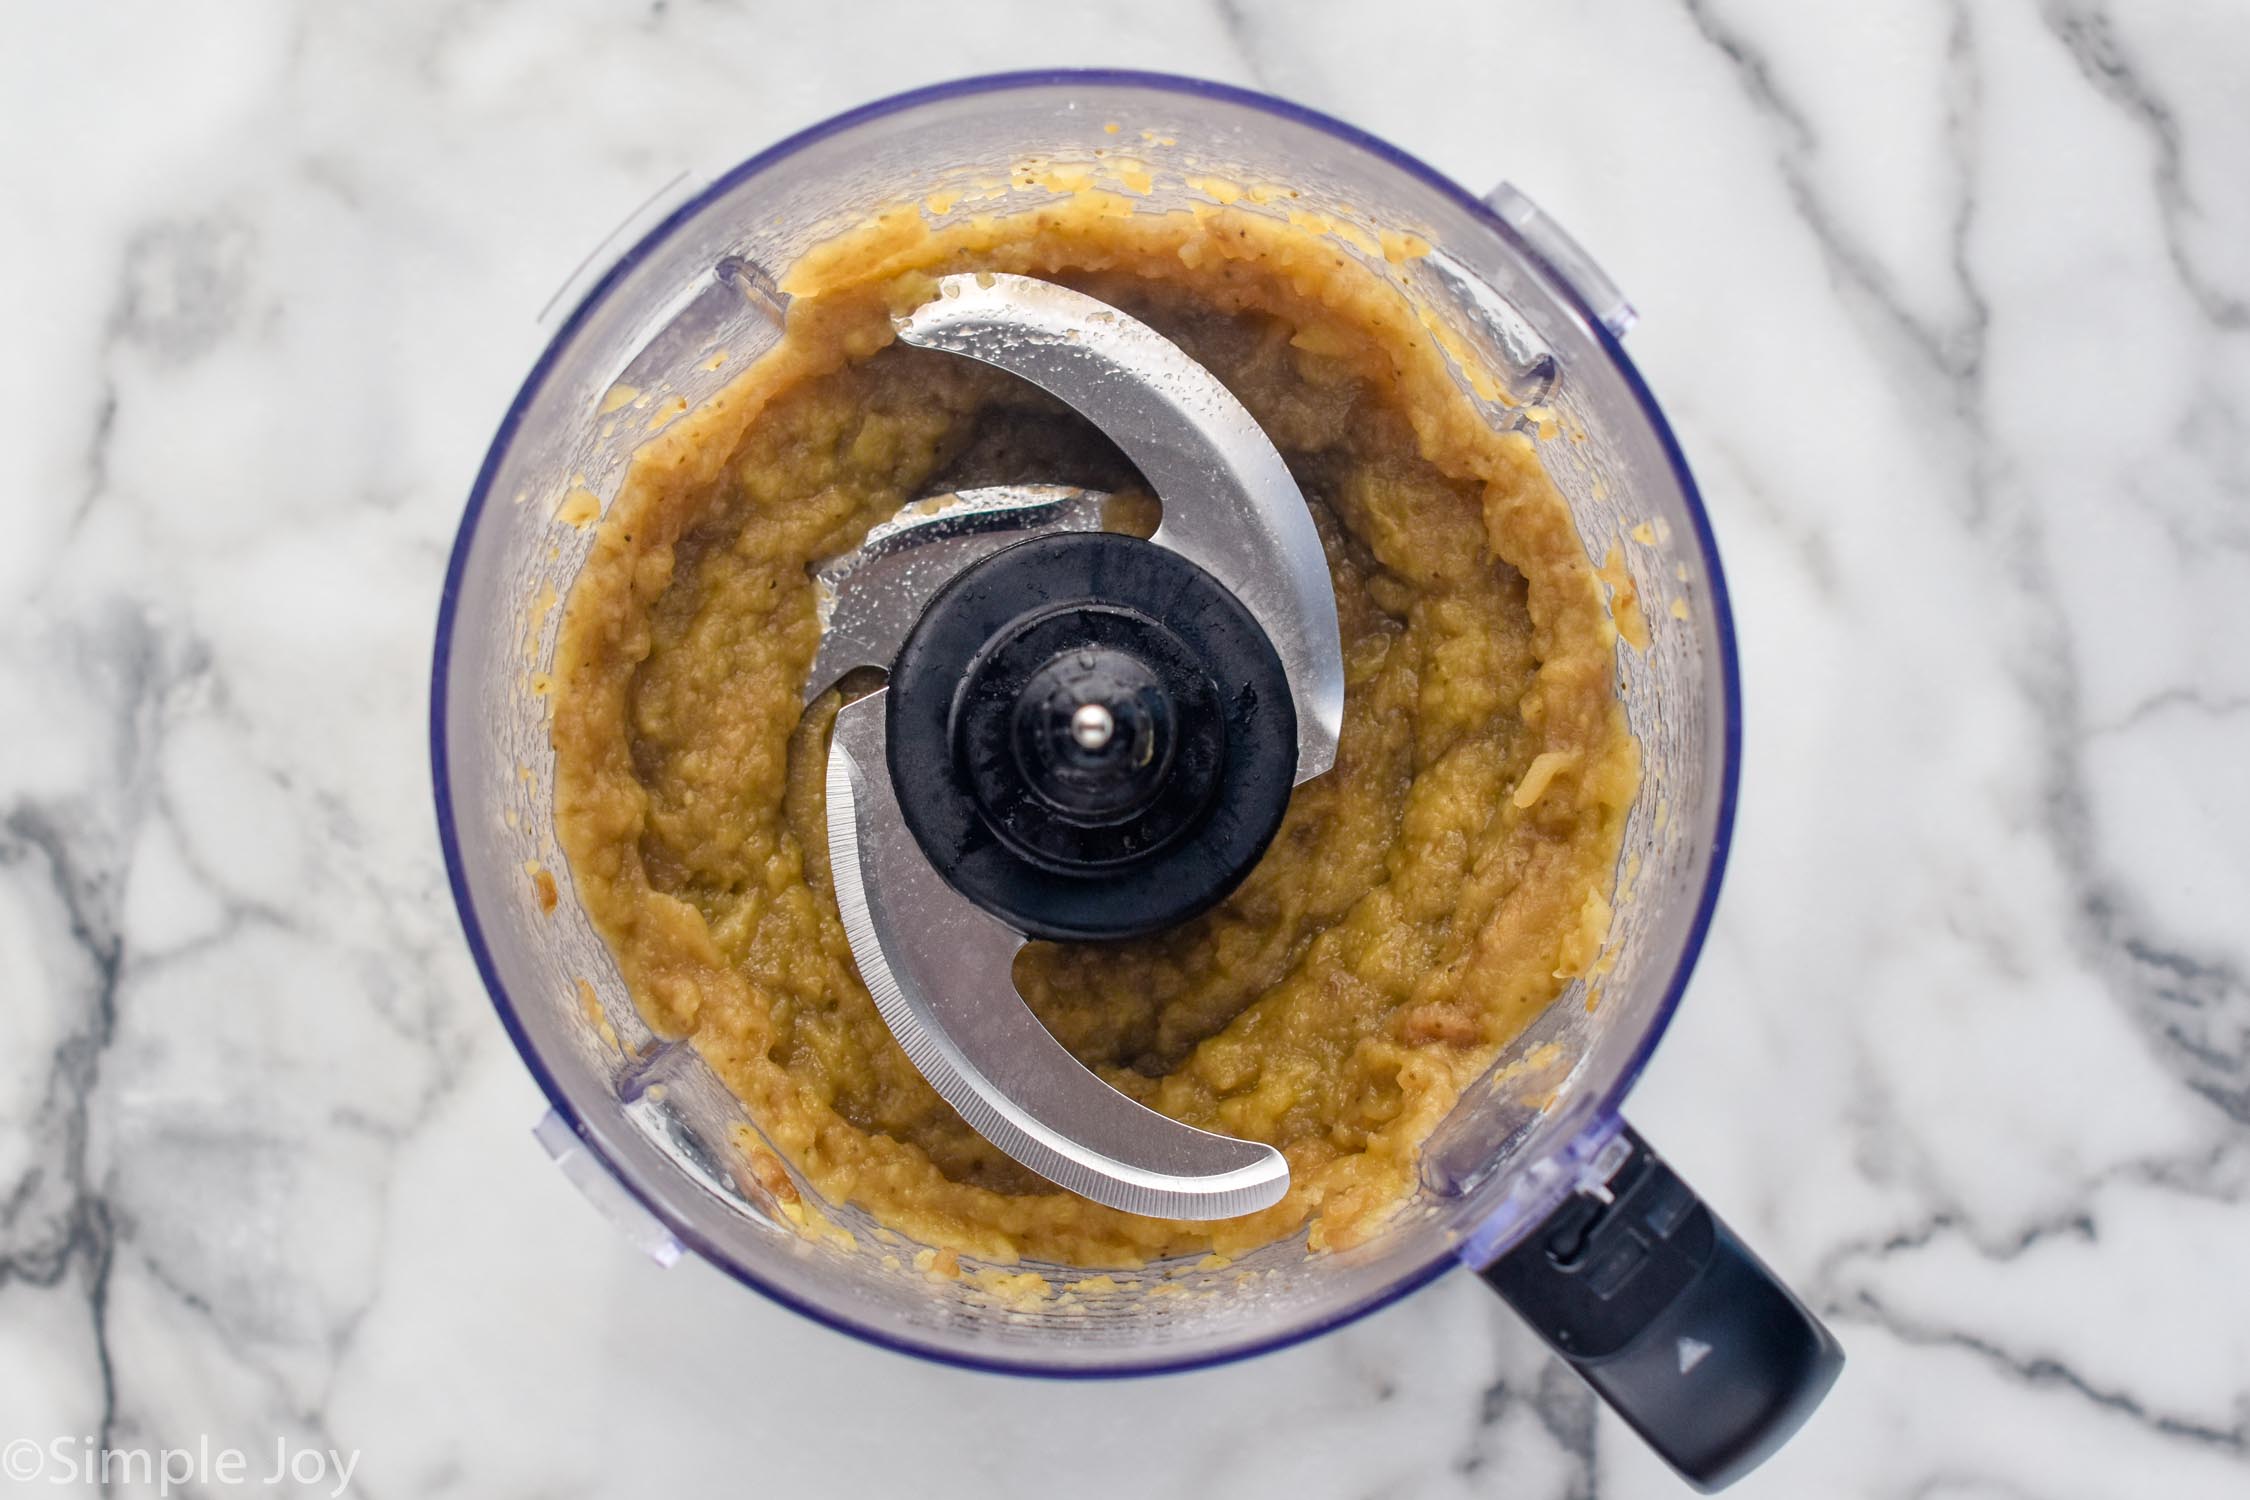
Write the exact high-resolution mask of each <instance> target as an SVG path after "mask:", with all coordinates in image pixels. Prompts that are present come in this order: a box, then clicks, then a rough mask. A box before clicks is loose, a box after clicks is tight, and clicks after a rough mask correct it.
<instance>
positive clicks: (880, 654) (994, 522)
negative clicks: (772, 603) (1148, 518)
mask: <svg viewBox="0 0 2250 1500" xmlns="http://www.w3.org/2000/svg"><path fill="white" fill-rule="evenodd" d="M1107 498H1108V497H1107V496H1106V495H1103V494H1102V493H1100V492H1099V491H1097V490H1083V489H1078V488H1075V487H1073V486H1070V485H1061V484H1010V485H994V486H992V487H990V488H987V489H975V490H961V491H958V492H956V493H954V494H949V495H934V496H932V497H930V498H929V499H927V500H918V501H916V502H915V503H914V504H912V505H909V506H907V507H906V508H905V509H904V510H902V511H900V512H899V513H898V514H897V515H896V516H893V517H892V518H891V519H890V520H888V521H884V522H882V523H881V524H880V525H878V526H876V527H875V528H874V529H873V530H872V531H870V532H868V533H867V539H866V540H865V541H863V542H861V543H860V544H859V546H858V547H857V548H855V549H853V550H852V551H850V552H847V553H845V554H844V555H843V556H841V557H837V558H832V559H830V560H829V561H828V562H827V563H825V564H823V565H822V566H821V567H819V568H817V569H815V570H814V572H813V585H814V587H815V588H816V589H817V590H818V591H819V602H818V605H817V606H816V607H817V609H818V611H819V615H820V649H819V651H818V652H817V653H815V654H814V656H813V664H812V671H811V673H810V674H809V675H808V676H807V677H806V678H805V701H806V702H807V703H810V702H812V700H813V699H815V698H817V697H819V696H820V695H821V694H822V693H824V692H826V691H828V689H829V688H830V687H831V686H832V685H833V684H834V683H835V682H836V680H837V679H838V678H840V677H842V676H843V675H844V674H845V673H846V672H849V671H851V670H852V669H853V668H854V667H885V668H887V667H889V666H890V664H891V663H892V662H893V661H895V660H897V658H898V652H899V648H900V647H901V646H903V645H905V644H906V637H907V636H908V634H909V633H911V632H912V631H913V629H914V622H915V621H917V620H919V619H921V618H922V610H923V608H924V607H925V606H927V605H928V604H929V602H930V598H931V596H932V595H934V594H936V593H937V591H938V590H939V589H941V588H944V587H945V585H946V584H947V583H949V582H951V581H952V579H953V576H954V575H955V574H957V573H959V572H960V571H961V570H962V569H963V568H966V567H967V566H969V564H971V563H973V562H975V561H977V560H978V559H979V558H983V557H989V556H991V555H992V554H993V553H995V552H998V551H999V550H1000V549H1001V548H1003V547H1006V546H1008V545H1010V544H1011V543H1014V542H1020V541H1022V540H1023V539H1024V538H1025V537H1027V536H1029V535H1031V534H1032V533H1034V532H1046V531H1099V530H1101V525H1102V502H1103V501H1104V500H1105V499H1107Z"/></svg>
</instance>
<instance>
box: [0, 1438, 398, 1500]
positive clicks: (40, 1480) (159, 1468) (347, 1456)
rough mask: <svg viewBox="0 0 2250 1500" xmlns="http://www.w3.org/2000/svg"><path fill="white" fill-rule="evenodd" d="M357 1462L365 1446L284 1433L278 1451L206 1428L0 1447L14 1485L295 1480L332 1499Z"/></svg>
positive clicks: (171, 1490)
mask: <svg viewBox="0 0 2250 1500" xmlns="http://www.w3.org/2000/svg"><path fill="white" fill-rule="evenodd" d="M358 1469H359V1450H358V1449H357V1448H353V1449H350V1450H349V1451H346V1450H343V1449H337V1448H299V1447H295V1446H292V1445H291V1444H290V1442H289V1441H288V1440H287V1439H286V1438H276V1439H275V1440H274V1445H273V1451H272V1453H271V1454H268V1453H267V1452H266V1451H265V1450H264V1449H260V1450H258V1451H257V1452H256V1453H252V1452H250V1451H249V1450H247V1449H243V1448H234V1447H228V1446H225V1445H222V1444H218V1443H214V1442H213V1441H212V1440H211V1438H210V1436H209V1435H208V1434H206V1435H204V1436H202V1437H199V1438H197V1439H196V1440H195V1446H193V1447H191V1448H187V1447H183V1448H113V1447H109V1446H107V1445H105V1444H103V1443H99V1442H96V1441H95V1440H94V1439H93V1438H91V1437H68V1436H65V1437H58V1438H53V1439H50V1440H49V1441H47V1442H44V1443H42V1442H40V1441H39V1440H38V1439H36V1438H27V1437H24V1438H17V1439H16V1440H15V1441H14V1442H11V1443H9V1444H8V1445H7V1446H6V1447H5V1448H0V1477H4V1478H6V1479H8V1480H10V1481H12V1482H13V1483H14V1484H15V1485H16V1486H19V1487H21V1486H29V1485H34V1484H46V1485H51V1486H54V1487H56V1488H58V1489H59V1488H64V1487H77V1488H82V1489H95V1490H99V1491H101V1492H102V1493H103V1494H112V1493H115V1492H116V1491H118V1490H120V1489H128V1488H129V1489H133V1490H137V1491H141V1492H146V1491H149V1490H153V1491H155V1492H156V1494H157V1495H158V1496H159V1497H160V1500H161V1497H167V1496H170V1495H173V1494H175V1493H185V1492H188V1491H197V1490H208V1489H211V1488H213V1487H214V1486H219V1485H225V1486H229V1487H234V1488H239V1487H241V1486H244V1485H260V1486H263V1487H265V1488H267V1489H272V1488H274V1487H276V1486H278V1485H283V1484H291V1485H295V1486H297V1487H298V1488H299V1489H300V1490H314V1491H316V1492H319V1491H325V1493H326V1494H327V1495H328V1496H329V1497H330V1500H338V1497H340V1496H342V1495H343V1493H344V1492H345V1491H346V1490H348V1489H350V1488H351V1483H352V1475H353V1474H354V1473H355V1472H357V1471H358Z"/></svg>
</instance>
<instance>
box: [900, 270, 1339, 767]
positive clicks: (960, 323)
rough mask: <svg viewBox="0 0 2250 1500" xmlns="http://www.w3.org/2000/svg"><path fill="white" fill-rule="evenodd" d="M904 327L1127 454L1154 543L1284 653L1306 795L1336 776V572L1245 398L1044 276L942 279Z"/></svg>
mask: <svg viewBox="0 0 2250 1500" xmlns="http://www.w3.org/2000/svg"><path fill="white" fill-rule="evenodd" d="M897 326H898V336H899V337H900V338H901V339H904V340H905V341H906V342H907V343H909V344H914V345H918V346H919V347H921V348H925V349H943V350H945V351H947V352H948V353H952V354H959V355H963V356H965V357H966V358H969V359H974V360H980V361H982V362H983V363H985V364H988V365H992V366H995V367H996V368H998V369H1002V370H1006V371H1007V372H1008V373H1009V374H1011V375H1015V376H1018V377H1020V378H1021V379H1024V380H1027V381H1029V382H1031V384H1033V385H1035V386H1038V387H1039V388H1040V389H1041V390H1043V391H1045V392H1047V393H1048V394H1049V395H1052V396H1058V397H1060V398H1062V400H1064V401H1066V402H1068V403H1069V404H1070V406H1071V407H1072V408H1074V409H1075V410H1076V411H1077V412H1078V413H1079V415H1081V416H1083V417H1085V418H1086V419H1087V420H1088V421H1090V422H1092V423H1093V424H1094V425H1095V426H1096V427H1099V428H1100V429H1101V430H1102V433H1103V435H1104V436H1106V437H1107V438H1109V440H1110V441H1111V442H1114V443H1115V444H1117V446H1118V448H1119V449H1120V450H1121V451H1122V452H1123V453H1124V454H1125V456H1126V457H1127V458H1129V459H1131V460H1132V461H1133V465H1134V467H1135V468H1137V469H1139V470H1140V471H1141V476H1142V477H1143V478H1144V479H1146V480H1147V481H1148V482H1149V484H1150V485H1151V486H1152V487H1153V488H1154V489H1155V490H1156V495H1157V498H1158V499H1159V500H1161V501H1163V502H1164V519H1163V522H1162V523H1161V524H1160V525H1159V526H1158V527H1157V528H1156V534H1155V536H1153V537H1151V538H1150V540H1151V541H1154V542H1155V543H1156V544H1157V545H1158V546H1160V547H1167V548H1170V549H1171V550H1172V551H1174V552H1177V553H1179V554H1180V556H1182V557H1184V558H1186V559H1187V560H1188V561H1190V562H1192V563H1195V564H1196V565H1197V566H1199V567H1201V568H1203V569H1204V570H1205V571H1206V572H1208V573H1210V574H1211V575H1212V576H1214V577H1216V578H1217V579H1218V580H1219V581H1220V582H1221V583H1223V584H1225V585H1226V586H1227V588H1228V589H1229V590H1230V591H1231V592H1232V593H1233V594H1234V596H1235V597H1236V598H1238V599H1240V600H1241V601H1242V603H1243V605H1244V606H1245V607H1246V608H1247V609H1248V610H1249V611H1250V614H1251V616H1252V617H1253V618H1255V619H1256V620H1257V622H1258V624H1259V625H1260V626H1261V627H1263V628H1264V630H1265V632H1266V637H1267V639H1268V640H1270V641H1272V642H1273V646H1274V649H1275V650H1276V651H1278V652H1279V653H1280V654H1281V662H1282V666H1283V667H1284V668H1285V669H1286V670H1287V672H1288V674H1289V691H1290V696H1291V698H1292V699H1293V700H1294V702H1295V704H1296V709H1297V780H1298V781H1299V782H1306V781H1310V780H1312V778H1313V777H1315V776H1318V775H1320V774H1321V773H1322V772H1323V771H1325V770H1327V769H1328V768H1329V767H1330V766H1332V765H1334V764H1335V763H1336V737H1337V735H1338V733H1340V732H1341V730H1342V728H1343V723H1344V655H1343V646H1342V637H1341V636H1340V634H1339V633H1338V630H1337V625H1336V593H1335V589H1334V587H1333V586H1332V585H1331V583H1330V582H1329V578H1328V558H1327V555H1326V554H1325V553H1324V552H1322V551H1321V547H1320V533H1319V531H1318V530H1317V529H1316V528H1315V527H1314V526H1313V520H1312V513H1311V512H1310V511H1308V510H1307V509H1305V497H1304V494H1303V492H1302V491H1300V490H1299V489H1298V488H1297V481H1296V480H1295V479H1294V478H1292V477H1291V476H1290V473H1289V466H1288V465H1287V464H1285V463H1283V462H1282V460H1281V454H1280V453H1279V452H1278V451H1277V450H1276V449H1275V448H1274V445H1273V440H1272V439H1271V438H1269V437H1267V436H1266V433H1265V429H1264V428H1262V427H1260V426H1259V425H1258V423H1257V419H1256V418H1254V417H1252V416H1251V415H1250V413H1249V412H1248V411H1247V410H1246V409H1244V407H1243V405H1242V403H1241V402H1240V401H1237V400H1236V399H1235V398H1234V393H1233V392H1231V391H1229V390H1228V389H1227V388H1226V387H1225V386H1223V385H1221V384H1220V383H1219V381H1218V379H1217V377H1216V376H1214V375H1212V373H1211V372H1210V371H1209V370H1206V369H1204V368H1203V367H1202V366H1201V365H1199V364H1197V363H1196V362H1195V361H1194V360H1192V359H1190V358H1188V356H1187V355H1186V353H1185V352H1183V351H1182V350H1181V349H1180V347H1179V345H1177V344H1175V343H1173V342H1172V341H1171V340H1170V339H1167V338H1165V337H1164V336H1163V335H1162V334H1160V333H1158V332H1157V331H1156V330H1155V329H1153V328H1151V327H1149V326H1148V325H1147V324H1146V323H1143V322H1141V321H1139V320H1138V319H1136V318H1132V317H1128V316H1127V315H1126V314H1124V313H1122V312H1120V311H1118V310H1117V309H1116V308H1114V307H1111V306H1110V305H1109V304H1108V303H1106V302H1100V301H1097V300H1096V299H1094V298H1092V297H1089V296H1087V295H1086V294H1085V293H1084V292H1076V291H1072V290H1071V289H1070V288H1069V287H1065V286H1057V285H1055V284H1054V283H1053V282H1051V281H1038V280H1034V279H1033V278H1031V277H1029V276H1010V275H1004V274H999V273H993V272H984V273H977V274H964V275H956V276H945V277H941V278H939V280H938V295H937V296H936V297H934V298H932V299H931V300H930V301H928V302H925V303H923V304H922V305H921V306H920V307H918V308H916V309H915V310H914V311H913V312H911V313H909V314H908V315H906V316H905V317H903V318H900V319H899V320H898V323H897Z"/></svg>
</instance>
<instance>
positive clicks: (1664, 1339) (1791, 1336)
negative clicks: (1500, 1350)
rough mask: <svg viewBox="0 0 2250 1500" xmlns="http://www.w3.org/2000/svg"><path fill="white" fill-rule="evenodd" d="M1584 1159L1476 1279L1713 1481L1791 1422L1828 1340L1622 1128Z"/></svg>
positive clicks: (1825, 1381)
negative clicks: (1531, 1224)
mask: <svg viewBox="0 0 2250 1500" xmlns="http://www.w3.org/2000/svg"><path fill="white" fill-rule="evenodd" d="M1597 1162H1598V1164H1599V1165H1607V1166H1609V1167H1610V1170H1609V1171H1608V1174H1607V1177H1606V1180H1604V1181H1603V1182H1602V1183H1600V1184H1599V1185H1598V1186H1597V1187H1593V1188H1581V1189H1580V1190H1579V1191H1578V1192H1575V1193H1573V1194H1571V1195H1570V1197H1568V1198H1566V1199H1564V1200H1563V1202H1562V1203H1561V1204H1560V1205H1559V1206H1557V1207H1556V1209H1555V1210H1554V1211H1553V1212H1552V1213H1550V1214H1549V1215H1548V1216H1547V1218H1546V1220H1545V1222H1543V1223H1542V1224H1540V1225H1539V1227H1537V1228H1536V1229H1534V1230H1533V1231H1532V1232H1531V1233H1530V1234H1529V1235H1527V1236H1525V1238H1524V1239H1523V1241H1522V1242H1521V1243H1520V1244H1518V1245H1517V1246H1516V1247H1515V1248H1514V1249H1512V1250H1510V1251H1509V1252H1508V1253H1507V1254H1505V1255H1503V1256H1501V1257H1500V1258H1499V1259H1498V1260H1496V1261H1494V1262H1493V1263H1492V1264H1491V1265H1489V1266H1487V1267H1486V1268H1485V1270H1484V1273H1483V1274H1484V1279H1485V1281H1486V1283H1487V1284H1489V1285H1490V1286H1491V1287H1492V1289H1493V1290H1494V1291H1496V1292H1498V1293H1499V1294H1500V1295H1501V1296H1502V1297H1503V1298H1505V1299H1506V1300H1507V1302H1508V1305H1509V1306H1511V1307H1513V1308H1514V1309H1515V1310H1516V1311H1517V1312H1518V1313H1519V1314H1521V1315H1522V1316H1523V1318H1524V1320H1525V1321H1526V1322H1528V1323H1530V1324H1531V1326H1532V1327H1533V1328H1534V1329H1536V1330H1537V1331H1538V1333H1539V1335H1540V1337H1542V1338H1544V1339H1545V1340H1546V1341H1547V1342H1548V1344H1549V1345H1550V1346H1552V1347H1553V1349H1554V1350H1555V1352H1556V1353H1557V1354H1560V1355H1561V1356H1562V1357H1563V1358H1564V1359H1565V1360H1567V1361H1569V1363H1570V1366H1571V1368H1573V1369H1575V1370H1576V1371H1577V1372H1578V1373H1579V1375H1580V1376H1582V1377H1583V1378H1584V1379H1585V1381H1586V1383H1587V1384H1588V1385H1591V1386H1592V1387H1593V1388H1594V1390H1595V1392H1596V1393H1597V1394H1599V1395H1600V1396H1601V1398H1602V1399H1603V1400H1604V1401H1606V1402H1608V1403H1609V1405H1610V1407H1611V1408H1612V1409H1613V1410H1615V1411H1616V1412H1617V1414H1618V1415H1619V1416H1621V1417H1623V1418H1624V1419H1625V1421H1626V1422H1627V1424H1628V1425H1630V1426H1631V1427H1632V1429H1633V1430H1634V1431H1635V1432H1637V1433H1639V1434H1640V1435H1641V1437H1642V1439H1643V1440H1644V1441H1646V1442H1647V1443H1648V1445H1649V1446H1650V1447H1651V1448H1654V1449H1655V1450H1656V1452H1657V1453H1658V1455H1659V1456H1661V1457H1662V1458H1663V1459H1664V1460H1665V1461H1666V1462H1667V1463H1669V1464H1671V1466H1672V1467H1673V1468H1674V1469H1676V1470H1678V1471H1679V1473H1680V1476H1681V1477H1682V1478H1683V1479H1685V1480H1687V1481H1688V1483H1690V1484H1692V1485H1694V1486H1695V1487H1696V1488H1697V1489H1698V1490H1700V1491H1702V1492H1704V1493H1705V1494H1709V1493H1710V1492H1712V1491H1714V1490H1718V1489H1723V1488H1725V1487H1726V1486H1727V1485H1729V1484H1732V1483H1733V1482H1734V1481H1735V1480H1737V1479H1740V1478H1741V1477H1742V1476H1743V1475H1745V1474H1747V1473H1749V1472H1750V1471H1751V1470H1752V1469H1754V1468H1756V1467H1757V1466H1758V1465H1759V1464H1761V1463H1763V1462H1765V1460H1766V1459H1767V1458H1769V1457H1771V1456H1772V1454H1773V1453H1774V1451H1775V1450H1776V1449H1778V1448H1780V1446H1781V1445H1782V1444H1783V1443H1785V1442H1787V1441H1788V1440H1789V1437H1790V1435H1791V1434H1793V1433H1794V1432H1796V1430H1797V1429H1798V1428H1799V1427H1801V1426H1803V1425H1804V1422H1805V1419H1806V1418H1807V1417H1809V1416H1811V1415H1812V1412H1813V1408H1814V1407H1816V1406H1818V1405H1819V1404H1820V1402H1821V1398H1822V1397H1824V1396H1826V1395H1827V1394H1828V1388H1829V1387H1830V1386H1832V1385H1834V1384H1835V1383H1836V1376H1837V1374H1838V1373H1839V1372H1840V1371H1841V1370H1842V1369H1843V1367H1844V1351H1843V1348H1842V1346H1840V1345H1839V1344H1838V1343H1837V1342H1836V1337H1835V1335H1834V1334H1831V1333H1830V1332H1829V1331H1828V1329H1827V1328H1826V1327H1825V1326H1823V1325H1822V1323H1821V1321H1820V1320H1819V1319H1818V1318H1816V1317H1814V1316H1813V1315H1812V1313H1811V1312H1810V1311H1809V1310H1808V1309H1807V1308H1806V1307H1805V1305H1804V1304H1803V1303H1802V1302H1799V1301H1798V1300H1797V1298H1796V1297H1795V1296H1794V1295H1792V1294H1791V1293H1790V1291H1789V1289H1788V1288H1787V1287H1785V1286H1783V1285H1782V1284H1781V1283H1780V1281H1778V1280H1777V1279H1776V1278H1775V1277H1774V1274H1773V1272H1771V1271H1769V1270H1767V1269H1766V1266H1765V1263H1764V1262H1763V1261H1760V1260H1759V1259H1758V1257H1757V1256H1755V1255H1753V1254H1751V1253H1750V1249H1749V1247H1748V1246H1746V1245H1744V1244H1743V1243H1742V1241H1741V1240H1739V1239H1737V1238H1735V1235H1734V1231H1733V1230H1731V1229H1729V1228H1727V1226H1726V1224H1725V1223H1724V1222H1723V1221H1722V1220H1721V1219H1720V1218H1719V1216H1718V1215H1716V1214H1714V1213H1712V1212H1711V1210H1710V1209H1709V1208H1707V1207H1705V1206H1704V1204H1703V1202H1702V1200H1700V1199H1698V1198H1697V1197H1696V1196H1695V1193H1694V1191H1693V1190H1692V1189H1691V1188H1689V1187H1688V1185H1687V1184H1686V1183H1684V1182H1682V1181H1681V1180H1680V1178H1679V1176H1678V1175H1677V1174H1676V1173H1674V1172H1673V1171H1672V1169H1671V1168H1670V1167H1668V1166H1666V1165H1665V1164H1664V1160H1663V1158H1661V1157H1659V1156H1658V1155H1657V1154H1656V1153H1655V1152H1654V1151H1652V1150H1650V1149H1649V1146H1648V1143H1647V1142H1646V1141H1644V1140H1642V1139H1641V1138H1640V1136H1639V1135H1638V1134H1636V1133H1635V1132H1634V1131H1633V1130H1632V1129H1631V1128H1630V1127H1622V1128H1621V1130H1620V1133H1619V1135H1618V1136H1617V1138H1616V1140H1614V1141H1612V1142H1611V1143H1610V1145H1609V1147H1608V1148H1606V1150H1605V1151H1604V1153H1603V1155H1602V1157H1601V1158H1598V1159H1597Z"/></svg>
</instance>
